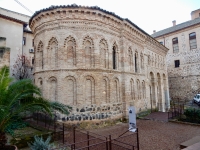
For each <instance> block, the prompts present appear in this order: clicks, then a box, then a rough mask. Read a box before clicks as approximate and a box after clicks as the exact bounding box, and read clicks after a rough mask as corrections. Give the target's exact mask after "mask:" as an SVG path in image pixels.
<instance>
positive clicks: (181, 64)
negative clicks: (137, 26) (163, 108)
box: [152, 9, 200, 100]
mask: <svg viewBox="0 0 200 150" xmlns="http://www.w3.org/2000/svg"><path fill="white" fill-rule="evenodd" d="M152 37H154V38H155V39H156V40H158V41H159V42H160V43H161V44H163V45H164V46H166V47H167V48H169V51H168V54H167V58H166V59H167V70H168V77H169V92H170V97H171V99H177V98H178V99H180V100H192V99H193V97H194V96H195V95H196V94H197V93H199V92H200V9H198V10H194V11H192V12H191V20H189V21H186V22H183V23H180V24H176V21H175V20H174V21H173V26H172V27H169V28H167V29H164V30H161V31H158V32H155V33H154V34H152Z"/></svg>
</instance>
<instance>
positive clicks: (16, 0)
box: [14, 0, 33, 14]
mask: <svg viewBox="0 0 200 150" xmlns="http://www.w3.org/2000/svg"><path fill="white" fill-rule="evenodd" d="M14 1H15V2H17V3H18V4H19V5H20V6H22V7H23V8H24V9H26V10H27V11H28V12H30V13H31V14H33V12H32V11H31V10H30V9H28V8H27V7H26V6H24V5H23V4H22V3H20V2H19V1H18V0H14Z"/></svg>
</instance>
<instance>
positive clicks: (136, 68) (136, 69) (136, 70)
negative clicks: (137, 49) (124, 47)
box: [135, 53, 138, 72]
mask: <svg viewBox="0 0 200 150" xmlns="http://www.w3.org/2000/svg"><path fill="white" fill-rule="evenodd" d="M137 57H138V55H137V53H135V72H138V67H137V61H138V60H137Z"/></svg>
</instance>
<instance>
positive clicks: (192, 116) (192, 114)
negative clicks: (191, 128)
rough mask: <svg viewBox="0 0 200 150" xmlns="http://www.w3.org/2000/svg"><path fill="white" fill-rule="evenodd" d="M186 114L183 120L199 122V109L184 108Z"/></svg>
mask: <svg viewBox="0 0 200 150" xmlns="http://www.w3.org/2000/svg"><path fill="white" fill-rule="evenodd" d="M184 115H185V116H186V119H185V121H188V122H192V123H200V110H199V109H194V108H193V109H192V108H189V109H186V110H185V112H184Z"/></svg>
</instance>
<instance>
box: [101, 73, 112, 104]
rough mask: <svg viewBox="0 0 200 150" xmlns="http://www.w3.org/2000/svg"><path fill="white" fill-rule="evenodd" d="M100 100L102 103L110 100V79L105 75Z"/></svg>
mask: <svg viewBox="0 0 200 150" xmlns="http://www.w3.org/2000/svg"><path fill="white" fill-rule="evenodd" d="M102 100H103V102H104V103H108V102H110V81H109V78H108V77H106V76H103V80H102Z"/></svg>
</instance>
